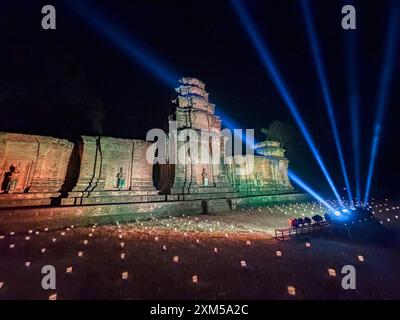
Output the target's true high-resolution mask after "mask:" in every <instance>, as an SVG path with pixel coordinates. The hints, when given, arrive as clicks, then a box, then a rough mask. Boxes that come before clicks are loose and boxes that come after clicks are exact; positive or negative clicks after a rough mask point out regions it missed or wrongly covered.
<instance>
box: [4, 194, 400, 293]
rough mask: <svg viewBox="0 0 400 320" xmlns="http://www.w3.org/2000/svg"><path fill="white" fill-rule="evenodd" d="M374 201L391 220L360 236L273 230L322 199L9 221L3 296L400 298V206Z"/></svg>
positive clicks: (375, 207)
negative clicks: (53, 283)
mask: <svg viewBox="0 0 400 320" xmlns="http://www.w3.org/2000/svg"><path fill="white" fill-rule="evenodd" d="M371 206H372V209H373V210H374V212H375V216H376V217H377V218H378V219H379V220H380V221H381V223H382V226H381V229H382V230H380V232H378V233H377V234H373V235H371V236H360V237H359V238H354V239H353V240H352V241H350V240H349V239H347V238H345V237H339V236H337V235H331V234H329V233H327V234H323V235H322V236H320V237H305V238H298V239H293V240H289V241H278V240H275V239H273V237H272V233H273V230H274V229H275V228H277V227H285V226H287V221H288V219H289V218H290V217H299V216H301V215H302V214H305V215H309V216H311V215H313V214H315V213H319V212H318V211H319V210H321V209H320V208H319V206H318V205H317V204H316V203H307V204H295V205H291V206H289V205H280V206H278V205H276V206H273V207H269V208H254V209H252V210H246V211H243V212H237V213H235V214H232V213H230V214H221V215H218V216H198V217H193V216H192V217H179V218H178V217H177V218H165V219H154V220H149V221H142V222H141V221H138V222H135V223H129V224H120V225H119V224H117V223H116V224H115V225H108V226H107V225H104V226H101V225H94V226H90V227H73V226H68V227H65V228H64V229H62V230H52V229H51V225H49V226H50V227H49V226H45V225H43V228H41V229H35V230H33V229H32V230H29V229H27V230H26V232H23V233H15V234H13V233H12V231H10V230H8V231H7V233H5V232H4V233H0V235H2V236H1V239H0V250H1V252H2V255H1V257H0V282H1V285H2V287H1V289H0V299H13V298H18V299H21V298H25V299H48V298H49V296H51V295H52V294H55V293H56V294H57V299H92V298H96V299H364V298H368V299H374V298H383V299H386V298H388V299H389V298H400V289H399V288H400V285H399V284H400V275H399V272H398V270H399V269H400V257H399V255H398V249H399V239H400V237H399V235H400V223H399V221H400V220H399V218H398V216H399V215H400V209H399V206H398V204H395V203H392V202H390V201H382V202H378V201H376V202H374V204H371ZM295 210H296V212H295ZM311 212H313V214H310V213H311ZM285 213H286V214H285ZM45 228H49V229H48V230H47V231H45ZM10 232H11V234H10ZM43 249H45V250H43ZM277 251H280V253H279V252H278V253H277ZM360 257H361V258H360ZM361 260H363V261H361ZM27 262H28V263H27ZM46 264H51V265H54V266H55V268H56V270H57V289H56V290H50V291H45V290H43V289H42V288H41V279H42V276H43V275H42V274H41V268H42V266H43V265H46ZM346 264H351V265H354V266H355V268H356V271H357V289H356V290H347V291H346V290H343V289H342V288H341V285H340V283H341V274H340V271H341V268H342V266H343V265H346ZM328 269H334V270H335V272H336V276H335V277H332V276H330V275H329V272H328ZM123 276H124V277H125V278H126V277H127V279H123ZM193 276H197V279H198V282H197V284H196V283H194V282H193ZM288 287H293V288H294V289H295V295H290V294H289V292H288Z"/></svg>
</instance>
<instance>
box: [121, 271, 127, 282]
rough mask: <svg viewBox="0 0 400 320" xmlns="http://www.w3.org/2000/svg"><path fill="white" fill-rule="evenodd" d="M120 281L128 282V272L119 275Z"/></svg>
mask: <svg viewBox="0 0 400 320" xmlns="http://www.w3.org/2000/svg"><path fill="white" fill-rule="evenodd" d="M121 277H122V280H128V271H124V272H122V274H121Z"/></svg>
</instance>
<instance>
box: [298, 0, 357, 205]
mask: <svg viewBox="0 0 400 320" xmlns="http://www.w3.org/2000/svg"><path fill="white" fill-rule="evenodd" d="M306 2H307V3H306ZM301 9H302V11H303V15H304V21H305V24H306V29H307V35H308V38H309V40H310V44H311V50H312V53H313V57H314V60H315V65H316V69H317V73H318V78H319V81H320V84H321V89H322V94H323V96H324V101H325V107H326V111H327V112H328V116H329V121H330V124H331V127H332V132H333V137H334V140H335V145H336V150H337V153H338V156H339V162H340V167H341V169H342V173H343V178H344V183H345V185H346V191H347V196H348V198H349V201H350V203H353V195H352V191H351V186H350V182H349V176H348V174H347V168H346V163H345V161H344V156H343V150H342V144H341V142H340V136H339V131H338V128H337V124H336V117H335V112H334V107H333V102H332V97H331V94H330V90H329V86H328V81H327V77H326V72H325V69H324V64H323V62H322V55H321V51H320V46H319V43H318V38H317V35H316V32H315V26H314V22H313V18H312V14H311V10H310V7H309V5H308V0H306V1H304V0H303V1H301Z"/></svg>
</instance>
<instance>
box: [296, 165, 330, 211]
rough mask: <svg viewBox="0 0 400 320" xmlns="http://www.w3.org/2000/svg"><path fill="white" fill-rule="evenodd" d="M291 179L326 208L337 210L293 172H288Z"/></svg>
mask: <svg viewBox="0 0 400 320" xmlns="http://www.w3.org/2000/svg"><path fill="white" fill-rule="evenodd" d="M288 174H289V178H290V179H291V180H292V181H293V182H294V183H296V184H297V185H298V186H299V187H300V188H302V189H303V190H304V191H306V192H307V193H308V194H309V195H311V196H312V197H313V198H314V199H316V200H317V201H319V202H321V203H322V204H323V205H324V206H325V207H326V208H328V209H329V210H331V211H332V212H335V209H334V208H333V207H332V206H330V205H329V203H328V202H326V201H325V200H324V199H323V198H322V197H321V196H320V195H319V194H318V193H317V192H315V191H314V190H313V189H311V188H310V187H309V186H308V185H307V184H306V183H305V182H304V181H303V180H301V179H300V178H299V177H298V176H297V175H296V174H295V173H294V172H293V171H291V170H289V172H288Z"/></svg>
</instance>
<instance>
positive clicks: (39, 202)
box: [0, 78, 304, 216]
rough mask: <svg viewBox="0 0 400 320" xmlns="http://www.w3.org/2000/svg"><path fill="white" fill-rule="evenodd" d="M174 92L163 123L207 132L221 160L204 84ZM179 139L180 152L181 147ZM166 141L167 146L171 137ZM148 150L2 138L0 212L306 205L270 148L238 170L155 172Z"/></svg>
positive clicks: (198, 167) (216, 122)
mask: <svg viewBox="0 0 400 320" xmlns="http://www.w3.org/2000/svg"><path fill="white" fill-rule="evenodd" d="M176 91H177V94H178V95H177V98H176V100H175V103H176V108H175V112H174V113H173V114H172V115H171V116H170V118H169V120H170V121H175V123H176V125H177V132H178V133H179V132H181V131H182V130H187V129H191V130H194V131H196V132H200V131H207V132H209V134H210V137H211V140H210V143H208V142H207V146H206V148H208V150H209V152H210V155H213V156H215V155H218V156H222V155H223V152H221V151H222V147H223V146H224V141H225V140H221V141H219V142H221V143H220V144H218V145H214V144H213V143H212V137H213V135H216V136H218V134H219V133H220V132H221V128H222V121H221V119H220V118H219V117H218V116H217V115H216V114H215V105H214V104H212V103H210V102H209V94H208V93H207V92H206V90H205V84H204V83H203V82H201V81H200V80H198V79H195V78H182V79H181V80H179V87H178V88H177V89H176ZM183 136H184V135H183ZM179 137H180V135H179V134H178V138H177V146H178V148H179V147H180V146H183V145H185V142H186V141H185V139H182V138H179ZM169 139H170V140H169V143H171V133H170V135H169ZM218 139H221V138H218ZM192 143H193V141H192ZM196 143H199V144H201V143H204V142H202V141H198V142H196ZM150 146H151V142H147V141H142V140H137V139H119V138H112V137H103V136H98V137H91V136H82V137H81V138H80V140H79V141H74V142H71V141H68V140H64V139H58V138H53V137H43V136H37V135H26V134H16V133H6V132H1V133H0V176H1V179H2V181H1V194H0V208H2V210H14V211H18V210H20V211H18V212H21V213H24V214H29V210H31V211H32V210H33V209H32V207H33V208H37V209H35V210H36V211H35V212H36V214H37V213H38V212H39V211H40V212H47V211H46V210H51V212H52V214H53V213H56V214H57V212H58V213H60V214H61V213H62V214H65V213H67V214H68V213H71V214H79V215H82V214H84V215H85V214H87V215H95V214H99V215H102V214H132V215H135V216H138V215H139V216H140V215H141V214H142V215H143V216H148V215H149V214H150V215H151V214H170V215H174V214H182V213H186V214H198V213H212V212H218V211H228V210H234V209H237V208H240V207H245V206H252V205H254V204H257V205H264V204H270V203H272V202H276V201H290V200H298V199H300V198H302V197H304V195H303V194H300V193H298V192H296V190H294V189H293V187H292V185H291V184H290V181H289V178H288V163H289V161H288V160H287V159H286V158H285V156H284V150H283V149H282V148H281V147H280V145H279V143H278V142H275V141H265V142H262V143H259V144H256V145H255V151H256V152H255V154H254V155H246V156H245V157H244V159H245V161H242V162H241V163H240V164H239V163H235V160H234V159H231V161H230V162H229V163H227V162H226V161H219V163H213V162H212V161H211V158H210V162H206V163H194V162H193V160H192V159H191V157H192V155H191V154H190V152H189V151H187V152H186V153H185V154H186V155H185V157H186V158H185V161H184V163H176V164H171V163H166V164H161V165H158V166H156V165H154V164H152V163H149V162H148V161H147V159H146V155H148V151H149V147H150ZM221 146H222V147H221ZM203 147H204V146H203ZM216 148H218V149H216ZM169 156H171V155H169ZM167 158H168V157H167ZM250 162H251V164H252V165H253V166H254V168H252V170H248V166H249V164H250ZM156 169H157V170H158V181H157V183H156V182H155V181H154V176H155V175H154V173H155V170H156ZM246 170H248V173H246V172H247V171H246ZM239 172H240V174H239ZM243 172H244V174H243ZM77 208H79V209H77ZM38 210H39V211H38ZM77 212H78V213H77ZM145 213H146V214H145ZM44 214H45V213H44Z"/></svg>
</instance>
